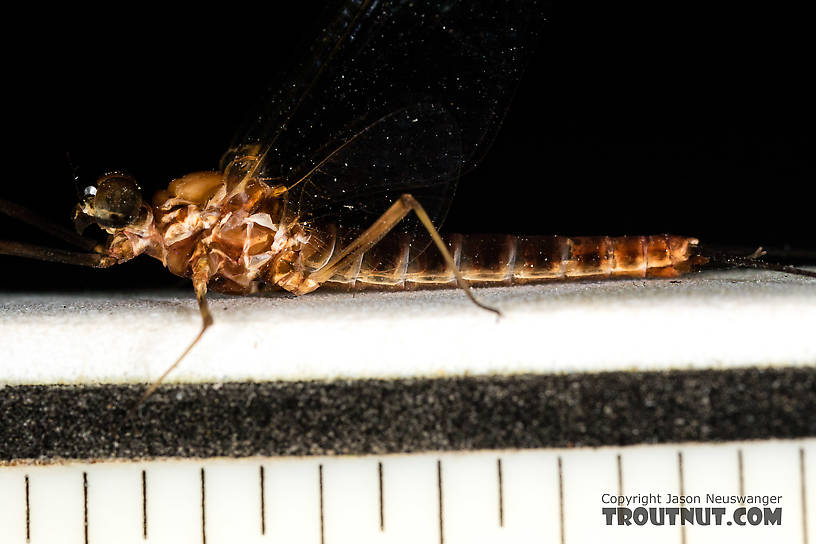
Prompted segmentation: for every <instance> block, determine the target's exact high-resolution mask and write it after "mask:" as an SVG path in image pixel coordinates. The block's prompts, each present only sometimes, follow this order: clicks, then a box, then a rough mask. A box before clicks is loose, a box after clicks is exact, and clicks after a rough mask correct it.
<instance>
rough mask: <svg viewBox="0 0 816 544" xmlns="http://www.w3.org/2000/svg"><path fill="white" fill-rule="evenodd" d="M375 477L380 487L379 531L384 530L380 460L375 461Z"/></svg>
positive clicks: (381, 467)
mask: <svg viewBox="0 0 816 544" xmlns="http://www.w3.org/2000/svg"><path fill="white" fill-rule="evenodd" d="M377 477H378V480H379V487H380V531H381V532H382V531H385V507H384V506H383V466H382V461H378V462H377Z"/></svg>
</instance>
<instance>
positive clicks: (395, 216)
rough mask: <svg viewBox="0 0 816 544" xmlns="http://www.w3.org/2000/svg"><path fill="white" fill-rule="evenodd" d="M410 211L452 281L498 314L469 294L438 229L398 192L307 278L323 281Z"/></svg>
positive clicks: (469, 296) (408, 197)
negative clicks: (363, 227)
mask: <svg viewBox="0 0 816 544" xmlns="http://www.w3.org/2000/svg"><path fill="white" fill-rule="evenodd" d="M412 211H413V212H414V213H415V214H416V216H417V217H418V218H419V221H420V222H421V223H422V226H424V227H425V229H426V230H427V231H428V234H430V236H431V239H432V240H433V242H434V244H435V245H436V247H437V249H438V250H439V252H440V253H441V254H442V258H443V259H444V260H445V263H446V264H447V265H448V268H450V269H451V271H452V272H453V275H454V276H455V277H456V284H457V285H458V286H459V287H460V288H461V289H462V290H463V291H464V292H465V294H466V295H467V297H468V298H469V299H470V300H471V301H472V302H473V303H474V304H475V305H476V306H478V307H480V308H483V309H485V310H488V311H490V312H494V313H496V314H498V315H501V312H499V311H498V310H497V309H495V308H491V307H490V306H486V305H485V304H482V303H481V302H479V301H478V300H476V297H474V296H473V293H472V292H471V290H470V284H468V282H467V280H465V278H464V277H463V276H462V274H461V272H459V269H458V268H456V263H455V262H454V260H453V257H452V256H451V254H450V252H449V251H448V247H447V246H446V245H445V242H443V241H442V237H441V236H439V232H437V230H436V227H434V225H433V222H432V221H431V218H430V217H428V214H427V213H426V212H425V209H424V208H423V207H422V206H421V205H420V203H419V202H417V200H416V199H415V198H414V197H413V196H411V195H410V194H404V195H402V196H401V197H400V198H399V199H398V200H397V201H396V202H394V204H392V205H391V207H390V208H388V210H386V212H385V213H384V214H382V216H380V218H379V219H377V221H375V222H374V224H373V225H371V226H370V227H369V228H368V229H366V231H365V232H363V233H362V234H361V235H360V236H359V237H358V238H357V239H356V240H354V241H353V242H352V243H351V244H349V245H348V246H346V247H345V248H343V250H342V251H340V252H338V253H337V255H335V256H334V257H333V258H332V259H331V261H329V262H328V263H327V264H326V266H324V267H323V268H321V269H320V270H318V271H316V272H314V273H313V274H311V275H310V276H309V279H311V280H313V281H315V282H317V283H323V282H324V281H326V280H328V279H329V278H330V277H331V276H332V274H333V273H334V270H335V269H336V268H337V267H338V266H339V265H341V264H342V263H343V262H344V261H345V260H346V259H348V258H351V257H353V256H356V255H359V254H360V253H365V252H366V251H368V250H369V249H371V248H372V247H374V245H375V244H376V243H377V242H379V241H380V240H382V239H383V237H384V236H385V235H386V234H388V232H389V231H390V230H391V229H393V228H394V226H396V225H397V223H399V222H400V221H402V219H403V218H404V217H405V216H406V215H408V214H409V213H410V212H412Z"/></svg>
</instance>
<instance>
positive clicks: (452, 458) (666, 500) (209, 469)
mask: <svg viewBox="0 0 816 544" xmlns="http://www.w3.org/2000/svg"><path fill="white" fill-rule="evenodd" d="M672 498H674V499H675V500H676V501H684V502H671V499H672ZM658 501H659V502H658ZM718 508H719V509H722V515H720V516H719V518H720V519H719V523H717V517H718V515H717V511H716V509H718ZM740 509H743V510H740ZM815 509H816V439H802V440H790V441H776V440H773V441H756V442H733V443H722V444H679V445H678V444H669V445H658V446H630V447H623V448H616V447H606V448H597V449H589V448H586V449H542V450H502V451H478V452H444V453H438V452H434V453H421V454H405V455H386V456H381V457H378V456H359V457H291V458H287V457H279V458H245V459H226V458H218V459H189V460H175V459H172V460H155V461H148V462H135V461H134V462H128V461H114V462H95V463H84V462H70V463H64V464H47V465H34V464H31V465H28V464H17V465H5V466H0V528H2V534H0V541H2V542H3V543H4V544H5V543H14V544H16V543H20V544H23V543H27V542H31V543H43V544H49V543H60V544H106V543H117V544H123V543H134V544H135V543H144V542H150V543H173V544H179V543H201V544H219V543H232V544H235V543H237V544H244V543H247V544H251V543H265V542H286V543H297V542H303V543H311V544H341V543H355V544H358V543H367V542H372V543H375V542H376V543H392V542H393V543H397V542H400V543H402V542H405V543H408V542H410V543H412V544H416V543H428V544H454V543H463V544H464V543H467V544H473V543H479V542H484V543H497V544H502V543H525V544H526V543H530V542H552V543H556V544H559V543H560V544H566V543H573V542H598V541H601V539H602V540H603V541H604V542H626V543H627V544H630V543H637V542H650V543H651V542H677V543H679V544H686V543H688V544H691V543H699V542H723V541H733V540H735V539H737V538H738V539H739V541H740V542H741V543H744V542H768V541H770V540H771V539H773V541H775V542H793V543H804V544H808V543H809V542H811V543H812V542H816V535H814V529H815V528H814V525H816V523H814V522H813V520H814V519H816V510H815ZM673 510H678V512H676V513H674V514H673V513H672V511H673ZM627 522H628V523H627ZM657 522H661V523H657ZM740 522H742V524H740Z"/></svg>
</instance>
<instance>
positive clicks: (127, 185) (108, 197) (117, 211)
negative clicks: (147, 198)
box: [93, 172, 142, 229]
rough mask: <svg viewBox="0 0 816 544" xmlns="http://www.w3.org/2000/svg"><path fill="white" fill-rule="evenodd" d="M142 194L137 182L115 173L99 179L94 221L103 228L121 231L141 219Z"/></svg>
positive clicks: (94, 199)
mask: <svg viewBox="0 0 816 544" xmlns="http://www.w3.org/2000/svg"><path fill="white" fill-rule="evenodd" d="M141 207H142V194H141V192H140V191H139V185H138V184H137V183H136V180H135V179H133V178H132V177H131V176H129V175H127V174H123V173H121V172H115V173H113V174H108V175H106V176H103V177H101V178H99V181H98V182H97V184H96V194H95V195H93V210H94V219H96V222H97V223H98V224H99V226H101V227H107V228H114V229H121V228H124V227H126V226H128V225H130V224H131V223H133V222H134V221H135V220H136V219H137V218H138V217H139V211H140V210H141Z"/></svg>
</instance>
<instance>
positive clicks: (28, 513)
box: [25, 474, 31, 542]
mask: <svg viewBox="0 0 816 544" xmlns="http://www.w3.org/2000/svg"><path fill="white" fill-rule="evenodd" d="M25 510H26V542H31V501H30V500H29V492H28V474H26V476H25Z"/></svg>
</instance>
